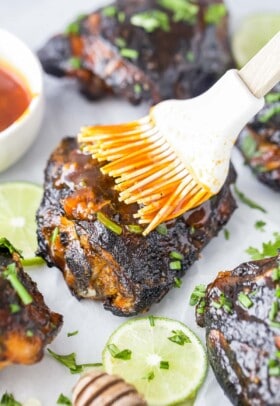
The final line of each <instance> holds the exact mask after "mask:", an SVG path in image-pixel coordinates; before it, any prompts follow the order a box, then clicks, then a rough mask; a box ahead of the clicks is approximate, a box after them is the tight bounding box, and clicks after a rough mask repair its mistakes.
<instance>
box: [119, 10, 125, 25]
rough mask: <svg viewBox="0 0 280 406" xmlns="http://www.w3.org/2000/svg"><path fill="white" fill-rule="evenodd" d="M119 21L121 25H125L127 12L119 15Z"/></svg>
mask: <svg viewBox="0 0 280 406" xmlns="http://www.w3.org/2000/svg"><path fill="white" fill-rule="evenodd" d="M118 21H119V23H123V22H124V21H125V12H124V11H120V12H119V13H118Z"/></svg>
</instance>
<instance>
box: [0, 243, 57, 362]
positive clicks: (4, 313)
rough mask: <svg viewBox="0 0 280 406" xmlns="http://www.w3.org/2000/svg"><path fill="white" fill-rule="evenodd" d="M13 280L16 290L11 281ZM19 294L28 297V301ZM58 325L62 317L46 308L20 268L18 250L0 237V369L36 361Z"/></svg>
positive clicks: (40, 296)
mask: <svg viewBox="0 0 280 406" xmlns="http://www.w3.org/2000/svg"><path fill="white" fill-rule="evenodd" d="M11 275H13V276H12V277H11ZM15 280H16V281H17V282H18V283H17V287H18V286H19V289H17V288H15V287H14V284H13V283H12V282H13V281H15ZM22 292H23V293H22ZM19 293H22V294H25V295H26V296H27V297H28V298H29V299H30V300H28V303H29V304H25V303H24V301H23V300H24V297H23V299H22V297H21V296H20V295H19ZM61 325H62V316H61V315H60V314H57V313H53V312H51V311H50V310H49V308H48V307H47V306H46V305H45V303H44V300H43V296H42V295H41V293H40V292H39V291H38V289H37V286H36V284H35V283H34V282H33V281H32V280H31V278H30V277H29V276H28V275H27V273H25V272H24V271H23V269H22V266H21V263H20V255H19V253H18V252H17V251H16V250H14V248H13V247H12V246H11V245H10V244H9V242H8V241H7V240H6V239H4V238H0V369H1V368H4V367H6V366H8V365H10V364H34V363H35V362H38V361H40V359H41V358H42V357H43V351H44V346H45V345H46V344H48V343H50V342H51V341H52V340H53V338H54V337H55V336H56V334H57V332H58V331H59V329H60V327H61Z"/></svg>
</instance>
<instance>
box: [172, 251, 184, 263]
mask: <svg viewBox="0 0 280 406" xmlns="http://www.w3.org/2000/svg"><path fill="white" fill-rule="evenodd" d="M169 257H170V258H171V259H179V260H181V261H182V260H183V259H184V255H183V254H181V253H180V252H178V251H171V252H170V254H169Z"/></svg>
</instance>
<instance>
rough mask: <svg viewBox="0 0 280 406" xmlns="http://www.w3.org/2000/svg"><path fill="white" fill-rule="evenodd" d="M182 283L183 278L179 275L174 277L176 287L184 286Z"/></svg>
mask: <svg viewBox="0 0 280 406" xmlns="http://www.w3.org/2000/svg"><path fill="white" fill-rule="evenodd" d="M182 283H183V281H182V279H181V278H177V277H175V278H174V287H175V288H180V287H181V286H182Z"/></svg>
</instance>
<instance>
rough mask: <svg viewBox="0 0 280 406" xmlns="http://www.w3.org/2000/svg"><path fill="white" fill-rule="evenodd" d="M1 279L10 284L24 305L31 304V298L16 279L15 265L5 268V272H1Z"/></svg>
mask: <svg viewBox="0 0 280 406" xmlns="http://www.w3.org/2000/svg"><path fill="white" fill-rule="evenodd" d="M3 277H4V278H5V279H7V280H8V281H9V282H10V284H11V285H12V287H13V288H14V290H15V291H16V293H17V294H18V295H19V297H20V298H21V300H22V302H23V304H24V305H29V304H30V303H32V302H33V298H32V296H31V295H30V294H29V292H28V291H27V290H26V288H25V286H24V285H23V284H22V283H21V281H20V280H19V279H18V275H17V271H16V265H15V264H9V265H8V266H7V268H6V270H5V271H4V272H3Z"/></svg>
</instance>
